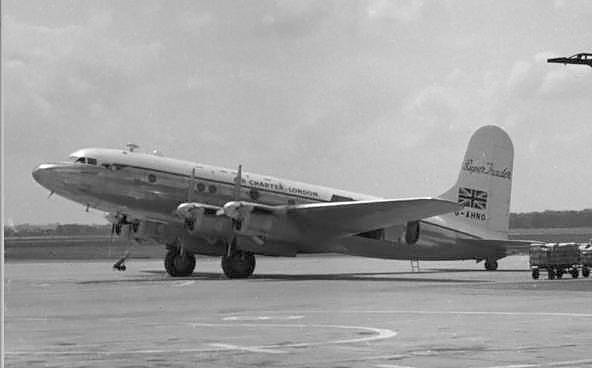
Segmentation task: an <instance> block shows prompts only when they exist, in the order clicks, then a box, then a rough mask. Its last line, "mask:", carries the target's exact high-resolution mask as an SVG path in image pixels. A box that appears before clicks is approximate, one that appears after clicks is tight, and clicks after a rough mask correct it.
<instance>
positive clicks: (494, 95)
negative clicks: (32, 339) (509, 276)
mask: <svg viewBox="0 0 592 368" xmlns="http://www.w3.org/2000/svg"><path fill="white" fill-rule="evenodd" d="M2 6H3V9H2V36H3V40H2V41H3V42H2V66H3V76H2V82H3V99H4V101H3V112H4V144H3V150H4V155H3V158H4V165H5V166H4V177H3V181H4V202H3V205H4V206H5V208H4V211H5V219H6V220H5V221H6V222H8V223H12V222H14V223H17V224H18V223H23V222H29V223H53V222H61V223H68V222H80V223H101V222H104V221H103V217H102V214H101V213H99V212H96V211H91V212H89V213H86V212H84V210H83V208H82V206H81V205H78V204H74V203H71V202H69V201H67V200H65V199H62V198H59V197H57V196H53V197H51V198H50V199H47V195H48V192H47V190H45V189H43V188H42V187H41V186H39V185H37V184H36V183H35V182H34V181H33V179H32V177H31V170H32V169H33V168H34V167H35V166H36V165H37V164H39V163H41V162H45V161H59V160H64V159H66V158H67V156H68V154H69V153H71V152H72V151H75V150H76V149H78V148H80V147H88V146H99V147H123V146H124V145H125V144H126V143H127V142H135V143H137V144H139V145H140V146H141V147H142V148H143V149H145V150H150V151H151V150H153V149H155V148H157V149H159V150H161V151H162V152H163V153H164V154H165V155H167V156H171V157H177V158H183V159H189V160H194V161H198V162H203V163H209V164H214V165H220V166H226V167H235V166H236V165H237V164H238V163H242V164H243V165H244V167H245V170H246V171H251V172H256V173H262V174H269V175H274V176H279V177H285V178H287V179H294V180H301V181H304V182H310V183H314V184H320V185H327V186H331V187H337V188H341V189H346V190H352V191H358V192H363V193H368V194H374V195H379V196H384V197H408V196H426V195H430V196H433V195H438V194H440V193H441V192H443V191H445V190H446V189H447V188H448V187H449V186H450V185H452V184H453V182H454V181H455V179H456V176H457V173H458V169H459V167H460V163H461V161H462V157H463V154H464V150H465V148H466V144H467V142H468V140H469V138H470V135H471V134H472V132H473V131H474V130H475V129H477V128H478V127H480V126H482V125H485V124H497V125H499V126H501V127H503V128H504V129H505V130H506V131H507V132H508V133H509V134H510V136H511V137H512V139H513V142H514V147H515V162H514V181H513V196H512V206H511V207H512V210H513V211H517V212H524V211H540V210H544V209H557V210H562V209H583V208H590V207H592V160H591V157H592V156H591V153H592V68H590V67H586V66H563V65H559V64H547V63H546V58H547V57H550V56H568V55H572V54H574V53H576V52H582V51H587V52H592V22H590V19H592V1H574V0H570V1H567V0H566V1H561V0H556V1H541V0H533V1H516V0H508V1H499V0H496V1H472V0H471V1H468V0H465V1H428V0H425V1H422V0H411V1H392V2H391V1H342V0H339V1H303V0H298V1H261V0H252V1H220V0H215V1H193V0H192V1H147V0H141V1H46V0H43V1H26V0H7V1H3V2H2Z"/></svg>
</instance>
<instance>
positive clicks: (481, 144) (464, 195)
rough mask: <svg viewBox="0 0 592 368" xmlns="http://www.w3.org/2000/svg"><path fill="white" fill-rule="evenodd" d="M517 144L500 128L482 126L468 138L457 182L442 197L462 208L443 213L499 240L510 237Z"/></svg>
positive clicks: (465, 227) (446, 216) (459, 222)
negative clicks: (513, 169)
mask: <svg viewBox="0 0 592 368" xmlns="http://www.w3.org/2000/svg"><path fill="white" fill-rule="evenodd" d="M513 161H514V147H513V145H512V141H511V140H510V137H509V136H508V134H507V133H506V132H505V131H504V130H503V129H501V128H499V127H497V126H493V125H487V126H484V127H481V128H479V129H478V130H477V131H476V132H475V133H473V136H472V137H471V140H470V141H469V145H468V147H467V151H466V153H465V157H464V159H463V162H462V164H461V168H460V173H459V174H458V179H457V181H456V184H454V186H453V187H452V188H450V189H449V190H448V191H447V192H446V193H444V194H442V195H441V196H440V198H444V199H448V200H451V201H458V202H459V203H463V204H464V208H463V209H462V210H461V211H458V212H455V213H453V214H447V215H444V216H442V218H443V219H445V220H446V221H450V222H451V223H456V224H459V225H462V228H463V229H466V230H475V232H476V233H479V234H487V235H488V236H493V237H495V238H498V239H507V236H508V227H509V222H510V195H511V190H512V167H513Z"/></svg>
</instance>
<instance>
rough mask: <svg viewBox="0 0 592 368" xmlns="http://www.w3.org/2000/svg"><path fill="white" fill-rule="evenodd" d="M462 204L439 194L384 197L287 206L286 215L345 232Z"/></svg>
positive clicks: (396, 222) (420, 216)
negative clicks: (413, 196) (434, 196)
mask: <svg viewBox="0 0 592 368" xmlns="http://www.w3.org/2000/svg"><path fill="white" fill-rule="evenodd" d="M460 208H462V205H460V204H458V203H456V202H452V201H448V200H444V199H439V198H409V199H383V200H370V201H352V202H334V203H312V204H303V205H296V206H289V207H287V208H286V209H285V211H286V214H287V216H288V218H289V219H293V220H294V221H297V222H300V223H302V224H304V225H307V226H312V227H315V228H317V229H318V228H321V229H325V230H326V231H327V232H328V233H330V234H331V235H333V236H347V235H353V234H358V233H362V232H366V231H371V230H376V229H381V228H385V227H389V226H395V225H401V224H404V223H406V222H408V221H415V220H420V219H423V218H427V217H432V216H437V215H441V214H444V213H448V212H453V211H456V210H459V209H460Z"/></svg>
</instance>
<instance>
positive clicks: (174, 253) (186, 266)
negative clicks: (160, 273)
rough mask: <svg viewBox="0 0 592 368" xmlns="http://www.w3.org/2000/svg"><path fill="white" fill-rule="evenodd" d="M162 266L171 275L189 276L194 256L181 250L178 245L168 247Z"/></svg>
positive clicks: (193, 266) (193, 267)
mask: <svg viewBox="0 0 592 368" xmlns="http://www.w3.org/2000/svg"><path fill="white" fill-rule="evenodd" d="M164 268H165V269H166V271H167V273H168V274H169V275H171V276H173V277H183V276H190V275H191V274H192V273H193V270H194V269H195V256H194V255H193V254H189V253H187V252H182V251H181V249H180V248H179V247H170V248H168V252H167V254H166V256H165V258H164Z"/></svg>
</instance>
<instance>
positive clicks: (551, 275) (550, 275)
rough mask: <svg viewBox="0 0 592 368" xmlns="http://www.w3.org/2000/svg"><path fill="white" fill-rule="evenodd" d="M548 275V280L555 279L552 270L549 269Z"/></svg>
mask: <svg viewBox="0 0 592 368" xmlns="http://www.w3.org/2000/svg"><path fill="white" fill-rule="evenodd" d="M548 274H549V280H553V279H555V271H553V269H552V268H550V269H549V271H548Z"/></svg>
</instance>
